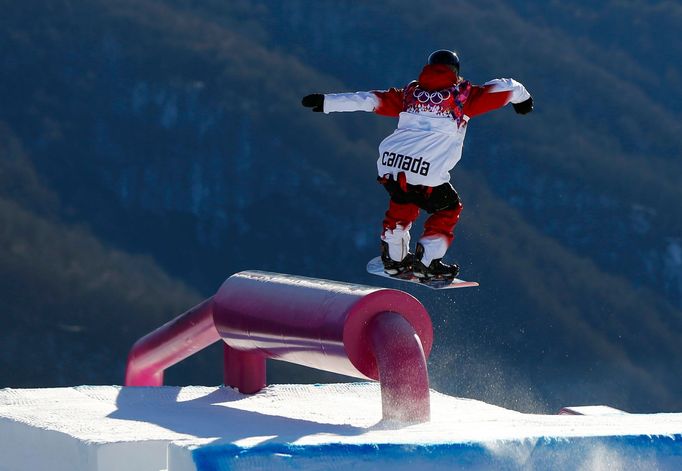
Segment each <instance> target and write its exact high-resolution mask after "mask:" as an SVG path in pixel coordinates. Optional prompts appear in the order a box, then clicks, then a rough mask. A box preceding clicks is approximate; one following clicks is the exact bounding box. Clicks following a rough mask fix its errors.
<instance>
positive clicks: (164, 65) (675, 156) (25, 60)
mask: <svg viewBox="0 0 682 471" xmlns="http://www.w3.org/2000/svg"><path fill="white" fill-rule="evenodd" d="M4 3H6V4H5V5H3V12H4V18H3V19H2V28H0V57H1V59H0V74H1V75H0V80H1V82H0V104H1V105H0V121H2V122H4V123H5V124H4V127H3V128H2V133H3V139H2V146H0V152H2V155H0V158H2V162H3V164H2V167H1V168H2V169H3V172H4V173H0V186H1V188H0V196H1V197H2V198H3V202H4V203H3V204H5V205H6V206H3V207H5V208H6V209H5V210H3V211H5V212H3V214H6V215H7V216H3V217H6V220H7V221H8V223H7V226H6V227H13V226H17V225H18V224H19V221H30V224H33V225H35V227H36V228H37V229H36V230H35V231H36V234H37V235H32V236H31V237H28V236H27V235H25V232H26V231H29V230H28V229H26V228H24V229H22V228H21V227H19V226H17V227H18V228H17V229H14V230H11V231H10V230H5V229H3V230H5V232H3V234H4V236H3V237H6V238H7V243H6V244H5V243H4V242H3V247H13V246H15V245H17V244H18V245H19V246H21V244H22V243H30V244H32V245H31V247H34V249H32V250H30V251H29V253H31V254H32V256H33V257H35V260H33V261H32V262H31V265H30V267H31V268H30V269H27V268H26V267H27V266H29V265H27V264H26V263H20V262H16V263H9V262H8V263H3V264H2V266H1V267H0V269H2V270H3V271H5V272H6V274H5V275H3V278H2V280H11V279H13V277H15V275H14V273H15V272H16V273H22V277H18V276H19V275H16V277H18V278H17V279H19V280H21V282H20V283H19V285H20V286H21V289H23V290H27V291H31V292H34V291H35V289H37V288H40V287H42V286H43V285H42V284H40V283H42V281H41V280H45V279H47V280H55V279H59V280H60V283H64V285H60V286H67V283H68V286H72V287H74V289H76V287H78V289H79V290H86V291H84V292H83V294H82V295H81V294H78V291H75V293H76V294H74V295H73V296H72V297H69V298H68V303H67V301H64V302H58V303H55V304H51V303H50V302H49V301H48V300H47V299H42V300H41V298H37V299H36V300H35V303H36V304H35V305H32V307H31V309H30V316H35V317H36V319H44V318H45V317H48V316H49V315H52V314H49V315H48V312H60V313H67V312H72V311H74V310H76V311H80V312H88V313H89V312H91V311H90V309H92V308H91V307H90V304H91V303H90V301H89V298H88V296H91V295H92V294H91V293H90V294H89V292H87V289H88V288H87V287H88V286H90V284H89V282H88V281H87V280H90V279H92V280H97V279H98V278H97V277H96V276H93V275H83V276H82V277H81V278H71V273H72V272H70V271H69V269H65V268H64V267H65V266H69V260H71V259H78V257H83V259H84V260H89V261H92V265H90V268H88V270H92V272H101V273H108V272H107V270H108V269H107V268H105V267H114V268H109V269H111V270H114V271H115V272H116V273H118V274H117V275H110V276H113V277H114V279H116V278H117V277H121V282H120V283H119V284H115V283H114V284H115V289H116V292H118V293H123V292H128V293H129V294H128V295H125V296H124V295H122V294H119V295H116V296H113V297H112V299H111V300H107V299H104V298H102V299H103V301H102V303H103V304H106V305H107V306H106V309H105V310H106V311H107V312H111V313H113V312H116V313H117V314H116V316H117V317H121V316H123V317H129V318H131V319H140V318H142V317H144V319H145V321H144V322H145V323H146V324H145V325H156V324H158V323H160V317H164V316H167V317H170V316H171V315H175V314H177V313H178V312H179V311H181V310H183V309H184V308H185V307H188V305H191V303H192V302H193V301H195V300H196V299H198V298H199V296H198V295H197V294H195V290H196V291H198V292H201V293H204V294H209V293H211V292H213V291H214V290H215V288H216V287H217V286H218V285H219V283H220V282H221V281H222V279H224V277H226V276H227V275H229V274H231V273H233V272H235V271H238V270H241V269H252V268H253V269H266V270H273V271H283V272H290V273H296V274H301V275H308V276H321V277H327V278H332V279H337V280H345V281H352V282H362V283H372V284H376V283H377V280H376V279H370V278H369V276H367V275H365V274H364V265H365V263H366V261H367V260H368V259H369V258H370V257H372V256H374V255H376V253H377V251H378V233H379V229H380V222H381V218H382V216H383V211H385V205H386V202H387V197H386V194H385V192H384V191H383V189H382V188H381V187H380V186H379V185H377V184H376V183H375V181H374V178H375V166H374V160H375V156H376V146H377V144H378V142H379V141H380V139H381V138H383V136H384V135H385V134H386V133H388V132H390V131H391V130H392V128H393V126H394V125H395V121H394V120H392V119H389V118H383V117H379V116H376V115H372V114H369V113H366V114H365V113H353V114H334V115H321V114H318V113H310V112H309V111H307V110H305V109H303V108H302V107H301V106H300V98H301V96H303V95H305V94H307V93H312V92H332V91H351V90H371V89H384V88H388V87H390V86H402V85H404V84H406V83H407V82H409V81H410V80H412V79H414V78H415V77H416V75H417V74H418V73H419V71H420V69H421V66H422V65H423V63H424V61H425V58H426V56H427V55H428V53H429V52H430V51H432V50H433V49H437V48H443V47H448V48H453V49H456V50H457V51H458V52H459V53H460V58H461V61H462V74H463V75H464V77H466V78H467V79H469V80H472V81H473V82H476V83H482V82H485V81H487V80H489V79H491V78H496V77H507V76H510V77H514V78H516V79H517V80H520V81H521V82H523V83H524V84H525V85H526V87H527V88H528V89H529V90H530V92H531V93H532V94H533V96H534V99H535V104H536V109H535V112H534V113H532V114H530V115H528V116H518V115H516V114H514V113H513V111H512V110H511V108H507V109H503V110H500V111H497V112H495V113H491V114H489V115H485V116H482V117H480V118H476V119H474V120H472V121H471V124H470V126H469V128H470V129H469V131H468V136H467V142H466V144H465V149H464V158H463V160H462V162H461V163H460V164H459V165H458V167H457V168H456V170H455V172H454V173H453V184H454V185H455V187H456V188H457V189H458V191H459V192H460V194H461V196H462V199H463V202H464V206H465V209H464V213H463V215H462V220H461V223H460V226H459V227H458V235H457V239H456V241H455V245H454V247H453V250H452V254H451V255H450V256H451V257H452V258H453V259H455V260H457V261H458V262H459V263H460V265H462V268H463V275H464V276H465V277H467V278H472V279H477V280H479V281H480V282H481V288H479V289H477V290H467V291H466V292H464V291H458V292H454V293H430V292H425V290H423V289H421V288H419V287H415V288H414V289H410V290H409V291H411V292H412V293H413V294H415V295H416V296H418V297H419V299H421V300H423V302H424V303H425V304H426V305H427V307H428V308H429V310H430V312H431V314H432V317H433V318H434V326H435V328H436V344H435V350H434V354H433V355H432V358H431V362H430V366H431V369H432V372H433V377H434V385H435V386H436V387H437V388H438V389H440V390H442V391H444V392H449V393H453V394H460V395H469V396H472V397H477V398H480V399H485V400H490V401H493V402H496V403H498V404H501V405H508V406H513V407H517V408H520V409H522V410H532V411H554V410H555V409H557V408H558V407H561V406H563V405H567V404H568V403H606V404H610V405H613V406H616V407H622V408H624V409H627V410H632V411H660V410H679V408H680V407H681V406H682V402H680V398H679V394H677V391H679V389H680V380H679V377H680V373H681V372H682V364H681V361H680V360H679V358H680V353H682V347H680V346H679V338H680V334H682V189H681V187H680V185H679V183H678V182H679V180H680V177H681V176H682V160H681V159H680V154H681V152H680V151H681V150H682V133H681V132H680V131H682V129H681V128H682V125H681V123H682V105H681V103H682V95H681V93H682V92H681V91H680V90H682V88H680V87H678V85H680V83H679V82H680V80H682V78H681V77H680V74H679V66H678V65H676V64H680V63H681V62H680V61H681V60H682V49H681V47H680V44H679V41H677V39H676V38H677V34H678V33H677V31H679V29H680V26H682V15H681V14H680V7H679V6H678V5H677V4H675V3H671V2H653V1H651V2H623V1H615V0H614V1H610V2H604V3H603V4H602V5H601V6H599V7H595V6H593V5H592V4H591V3H590V2H586V1H575V2H520V1H519V2H515V1H511V2H503V1H501V0H489V1H484V2H476V3H471V2H460V1H456V2H445V3H444V2H436V1H433V0H426V1H424V2H422V3H421V4H420V5H419V6H418V8H417V7H416V6H415V5H414V4H413V3H411V2H407V1H404V0H391V1H387V2H382V3H381V4H371V3H362V2H352V1H331V0H330V1H318V2H308V1H302V0H301V1H287V2H278V1H274V0H273V1H268V0H241V1H236V2H222V1H217V0H207V1H203V2H195V1H190V0H169V1H153V0H136V1H133V0H122V1H117V2H105V1H101V0H93V1H90V2H85V3H77V2H67V1H64V2H60V1H57V2H43V1H29V2H26V3H21V4H19V3H17V2H4ZM12 156H13V157H12ZM17 156H20V157H17ZM4 169H7V170H4ZM10 172H11V173H10ZM25 224H26V226H25V227H29V226H28V224H29V222H26V223H25ZM3 227H4V226H3ZM31 227H33V226H31ZM38 228H39V229H38ZM22 231H23V232H22ZM29 232H31V231H29ZM41 232H43V233H44V234H54V238H55V241H60V240H61V241H62V242H60V243H58V244H56V245H57V246H62V244H64V245H63V246H67V243H66V240H71V241H72V242H71V244H72V245H70V247H71V248H70V249H68V250H66V249H55V250H56V252H55V253H45V252H43V250H48V249H44V248H43V247H50V244H47V243H46V242H45V240H46V239H45V238H46V237H47V236H46V235H45V236H42V238H41V236H39V234H40V233H41ZM414 235H415V236H416V235H417V234H414ZM26 241H29V242H26ZM81 246H82V247H83V249H82V250H79V249H78V247H81ZM38 247H40V248H41V249H40V250H38V249H37V248H38ZM6 250H9V249H6ZM9 253H14V252H12V250H9ZM126 253H131V254H138V255H135V256H133V257H130V256H129V255H126ZM141 254H143V256H142V258H141V257H140V255H141ZM38 260H40V263H38ZM74 263H76V262H74ZM83 263H85V262H83ZM76 264H77V263H76ZM129 264H130V265H129ZM138 264H141V265H138ZM131 267H132V268H131ZM22 270H23V271H22ZM62 270H64V272H63V276H59V274H60V273H62ZM126 270H131V273H136V274H138V275H137V276H139V277H140V278H139V279H138V280H137V281H133V280H136V279H135V278H131V277H130V276H128V275H121V274H120V273H128V271H126ZM162 270H163V271H165V272H166V273H168V274H169V275H170V276H171V277H173V278H174V279H175V280H177V281H173V280H172V279H170V278H169V275H166V274H164V273H163V271H162ZM29 275H30V276H29ZM124 282H126V283H130V285H126V284H125V283H124ZM146 283H148V284H149V285H148V286H149V287H148V288H146V289H145V291H147V290H148V291H149V292H152V293H156V294H155V295H154V298H155V299H162V300H163V303H167V304H162V305H157V306H156V307H155V309H156V311H154V313H152V312H149V306H148V305H147V304H145V303H146V302H148V301H147V297H146V296H143V297H140V296H138V295H136V294H135V293H139V292H140V291H139V289H134V286H138V287H139V286H145V284H146ZM174 283H184V284H186V286H189V287H191V288H187V287H185V286H183V287H182V288H181V289H175V288H172V287H171V286H179V285H175V284H174ZM101 285H102V282H100V284H99V285H98V286H101ZM14 286H15V285H13V284H12V283H11V282H10V281H3V282H2V283H1V284H0V292H2V293H6V294H4V295H3V296H2V298H1V299H2V300H3V302H4V303H6V304H7V305H8V306H10V308H7V309H5V308H3V315H4V313H5V312H8V313H12V312H15V311H13V309H17V308H16V306H19V305H21V302H20V301H21V299H23V298H21V297H19V295H20V293H21V290H16V289H15V288H14ZM391 286H393V285H391ZM396 287H398V286H396ZM399 287H400V288H403V286H399ZM55 289H56V288H55ZM59 289H60V290H61V289H63V288H62V287H60V288H59ZM102 289H103V288H102ZM128 290H129V291H128ZM166 291H168V292H169V295H168V296H166V297H165V296H164V295H163V293H164V292H166ZM181 293H186V294H185V295H181ZM97 298H98V299H99V295H98V296H97ZM64 299H66V298H64ZM12 306H14V307H12ZM50 306H53V308H50ZM75 306H80V307H79V308H75ZM124 306H126V307H124ZM103 309H104V307H103ZM128 309H129V310H130V312H129V313H125V314H121V312H122V311H126V310H128ZM142 311H146V312H147V314H145V315H144V316H142V315H136V314H133V312H142ZM25 315H29V314H28V313H27V314H25ZM20 318H21V316H18V315H15V314H10V316H9V317H8V319H9V322H10V325H15V324H16V325H19V324H18V322H19V320H18V319H20ZM106 318H107V316H102V325H101V326H100V327H101V329H100V330H97V329H95V328H94V327H93V329H94V330H93V331H92V335H91V338H94V337H96V338H97V339H98V342H99V343H101V345H108V342H109V340H107V335H106V334H105V332H106V325H107V322H109V321H107V320H106ZM64 319H67V318H66V317H64ZM88 319H90V320H91V322H95V321H93V320H92V319H93V318H92V317H88ZM98 319H99V318H98ZM60 322H62V321H60ZM97 322H99V321H97ZM63 323H64V325H67V326H68V325H72V324H73V325H80V324H79V323H78V322H75V321H74V322H73V323H72V322H71V321H67V320H64V321H63ZM100 327H98V328H100ZM129 328H130V329H133V327H129ZM139 328H140V330H141V331H140V332H137V334H139V335H142V334H143V333H145V332H146V329H147V327H145V328H143V325H142V323H140V326H139ZM12 338H14V337H12ZM15 342H16V341H15ZM55 342H57V344H58V345H62V344H68V342H69V339H68V338H66V337H64V338H61V337H60V338H59V339H58V340H55ZM21 348H27V346H26V345H25V344H18V345H17V346H16V349H17V350H16V351H13V352H16V353H13V355H15V357H16V356H21V354H20V353H21ZM59 348H61V347H59ZM4 354H5V353H4V350H3V355H4ZM117 361H122V359H117ZM3 362H5V360H4V357H3ZM84 368H89V367H84ZM0 375H2V376H1V377H0V380H2V384H4V385H11V384H13V381H12V377H13V374H9V373H7V375H5V374H4V373H2V372H0ZM64 375H65V376H64V377H63V379H62V380H61V381H63V382H70V381H72V382H84V381H88V378H90V376H87V375H83V374H80V375H79V374H76V373H73V372H72V373H71V376H69V374H68V372H65V373H64ZM100 377H101V376H100ZM194 378H196V376H194V377H193V378H192V381H195V379H194ZM178 380H179V381H182V380H183V376H182V375H181V374H179V376H178ZM291 380H292V381H295V380H296V379H295V378H292V379H291ZM54 381H55V380H54V378H51V379H49V380H46V382H45V384H46V385H47V384H52V383H54ZM110 381H111V382H118V381H119V379H118V378H117V377H116V376H113V375H112V377H111V380H110ZM188 381H189V380H188ZM14 382H16V381H14Z"/></svg>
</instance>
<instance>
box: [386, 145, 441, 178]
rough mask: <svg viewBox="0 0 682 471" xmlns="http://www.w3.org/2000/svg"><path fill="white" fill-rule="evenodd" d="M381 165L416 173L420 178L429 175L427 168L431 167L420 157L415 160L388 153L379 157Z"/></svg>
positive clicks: (406, 156)
mask: <svg viewBox="0 0 682 471" xmlns="http://www.w3.org/2000/svg"><path fill="white" fill-rule="evenodd" d="M381 163H382V164H383V165H386V166H387V167H395V168H397V169H400V170H404V171H406V172H412V173H418V174H419V175H422V176H427V175H428V174H429V167H430V166H431V164H430V163H429V162H427V161H425V160H424V159H423V158H421V157H419V158H415V157H410V156H409V155H403V154H397V153H395V152H388V151H386V152H384V153H383V155H382V156H381Z"/></svg>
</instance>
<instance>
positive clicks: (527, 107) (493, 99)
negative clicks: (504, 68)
mask: <svg viewBox="0 0 682 471" xmlns="http://www.w3.org/2000/svg"><path fill="white" fill-rule="evenodd" d="M507 103H511V104H512V106H513V107H514V111H516V112H517V113H519V114H526V113H530V112H531V111H533V98H532V97H531V96H530V93H528V90H526V87H524V86H523V85H522V84H521V83H519V82H517V81H516V80H514V79H509V78H504V79H495V80H491V81H489V82H486V83H484V84H483V85H480V86H473V87H471V93H470V95H469V98H468V99H467V101H466V103H465V104H464V110H463V111H464V114H465V115H467V116H468V117H470V118H472V117H474V116H477V115H479V114H483V113H487V112H488V111H492V110H496V109H498V108H502V107H503V106H505V105H506V104H507Z"/></svg>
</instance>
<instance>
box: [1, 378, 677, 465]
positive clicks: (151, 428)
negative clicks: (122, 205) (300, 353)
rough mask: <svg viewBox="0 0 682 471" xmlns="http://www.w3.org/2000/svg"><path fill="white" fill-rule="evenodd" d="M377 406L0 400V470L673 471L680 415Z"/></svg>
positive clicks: (465, 405)
mask: <svg viewBox="0 0 682 471" xmlns="http://www.w3.org/2000/svg"><path fill="white" fill-rule="evenodd" d="M380 398H381V388H380V385H379V384H378V383H376V382H361V383H349V384H327V385H271V386H267V387H266V388H264V389H263V390H262V391H261V392H259V393H258V394H242V393H240V392H238V391H236V390H235V389H232V388H229V387H199V386H193V387H183V388H179V387H170V386H161V387H121V386H80V387H73V388H54V389H21V390H16V389H4V390H0V470H2V471H10V470H11V471H23V470H38V469H41V470H49V471H114V470H125V471H159V470H168V471H190V470H191V471H199V470H201V471H208V470H211V471H215V470H292V469H297V470H308V469H310V470H320V469H353V470H355V471H364V470H375V469H382V468H385V469H397V470H417V469H437V470H441V469H442V470H446V469H447V470H453V469H475V470H484V469H485V470H490V469H495V470H498V469H501V470H517V469H518V470H535V469H537V470H547V469H552V470H642V471H644V470H647V471H649V470H679V469H682V414H643V415H640V414H625V413H622V412H619V411H614V410H613V409H608V408H591V409H588V411H587V412H590V411H592V412H594V413H595V414H597V415H531V414H522V413H519V412H515V411H511V410H508V409H503V408H501V407H497V406H494V405H490V404H486V403H483V402H480V401H476V400H471V399H462V398H455V397H451V396H447V395H444V394H440V393H438V392H435V391H430V399H431V410H432V417H431V420H430V421H429V422H423V423H419V424H414V425H410V426H404V425H401V424H398V423H387V422H385V421H383V420H382V409H381V400H380ZM604 411H606V413H604ZM351 467H352V468H351Z"/></svg>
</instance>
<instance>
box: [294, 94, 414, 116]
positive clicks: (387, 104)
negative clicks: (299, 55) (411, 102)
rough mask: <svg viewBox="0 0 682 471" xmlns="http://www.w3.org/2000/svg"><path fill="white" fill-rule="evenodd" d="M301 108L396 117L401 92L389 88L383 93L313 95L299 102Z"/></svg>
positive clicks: (400, 101) (401, 98)
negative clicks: (365, 112) (362, 112)
mask: <svg viewBox="0 0 682 471" xmlns="http://www.w3.org/2000/svg"><path fill="white" fill-rule="evenodd" d="M301 103H302V104H303V106H305V107H307V108H312V110H313V111H318V112H324V113H334V112H339V111H369V112H374V113H377V114H381V115H384V116H398V114H399V113H400V112H401V111H402V109H403V91H402V90H401V89H397V88H391V89H389V90H385V91H378V90H375V91H371V92H351V93H328V94H325V95H323V94H321V93H314V94H312V95H307V96H305V97H303V100H301Z"/></svg>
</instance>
